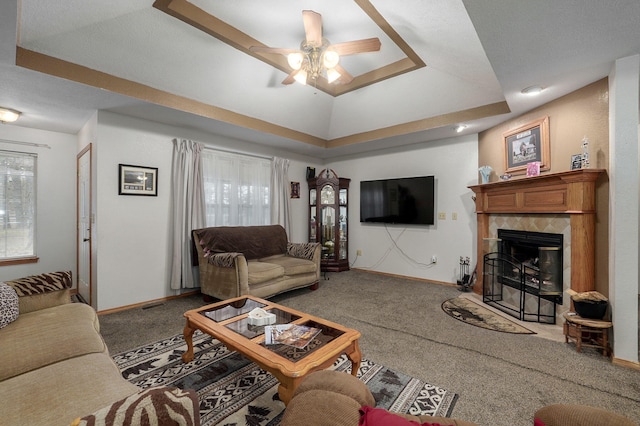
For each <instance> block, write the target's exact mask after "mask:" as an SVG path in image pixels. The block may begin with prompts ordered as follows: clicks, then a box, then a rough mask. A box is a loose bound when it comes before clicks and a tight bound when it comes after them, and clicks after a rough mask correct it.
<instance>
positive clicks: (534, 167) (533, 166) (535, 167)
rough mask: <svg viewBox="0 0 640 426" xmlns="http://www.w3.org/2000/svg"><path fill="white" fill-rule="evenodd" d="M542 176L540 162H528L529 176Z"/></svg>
mask: <svg viewBox="0 0 640 426" xmlns="http://www.w3.org/2000/svg"><path fill="white" fill-rule="evenodd" d="M531 176H540V162H539V161H532V162H531V163H529V164H527V177H531Z"/></svg>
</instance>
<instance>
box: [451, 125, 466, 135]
mask: <svg viewBox="0 0 640 426" xmlns="http://www.w3.org/2000/svg"><path fill="white" fill-rule="evenodd" d="M467 127H469V126H467V125H466V124H458V125H457V126H456V127H454V128H453V129H454V130H455V131H456V132H458V133H460V132H462V131H463V130H464V129H466V128H467Z"/></svg>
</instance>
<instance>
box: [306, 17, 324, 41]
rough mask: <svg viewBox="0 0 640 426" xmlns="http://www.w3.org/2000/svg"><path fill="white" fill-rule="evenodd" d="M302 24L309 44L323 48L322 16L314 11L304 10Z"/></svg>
mask: <svg viewBox="0 0 640 426" xmlns="http://www.w3.org/2000/svg"><path fill="white" fill-rule="evenodd" d="M302 22H303V23H304V33H305V35H306V38H307V43H309V44H311V45H313V46H322V15H320V14H319V13H318V12H314V11H313V10H303V11H302Z"/></svg>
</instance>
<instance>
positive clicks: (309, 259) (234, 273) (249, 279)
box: [192, 225, 322, 300]
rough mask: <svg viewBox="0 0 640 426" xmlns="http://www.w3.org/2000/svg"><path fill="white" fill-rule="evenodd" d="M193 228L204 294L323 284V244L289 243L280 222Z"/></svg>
mask: <svg viewBox="0 0 640 426" xmlns="http://www.w3.org/2000/svg"><path fill="white" fill-rule="evenodd" d="M192 233H193V245H194V248H195V252H196V253H194V259H197V264H198V270H199V272H200V291H201V292H202V294H203V295H207V296H211V297H215V298H216V299H220V300H225V299H229V298H233V297H239V296H243V295H252V296H256V297H260V298H269V297H271V296H275V295H276V294H279V293H283V292H285V291H289V290H294V289H297V288H302V287H307V286H308V287H311V288H312V289H316V288H317V286H318V283H319V280H320V255H321V251H322V248H321V246H320V244H318V243H290V242H289V240H288V237H287V233H286V231H285V229H284V228H283V227H282V226H280V225H265V226H220V227H209V228H202V229H195V230H193V231H192Z"/></svg>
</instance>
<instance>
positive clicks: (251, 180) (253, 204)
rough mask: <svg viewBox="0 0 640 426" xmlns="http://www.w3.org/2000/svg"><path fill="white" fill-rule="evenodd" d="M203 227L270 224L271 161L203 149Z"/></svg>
mask: <svg viewBox="0 0 640 426" xmlns="http://www.w3.org/2000/svg"><path fill="white" fill-rule="evenodd" d="M202 172H203V176H204V194H205V205H206V207H205V208H206V219H205V223H206V226H250V225H268V224H269V223H270V220H271V217H270V213H269V212H270V192H271V189H270V181H271V160H270V159H267V158H261V157H255V156H251V155H242V154H233V153H229V152H224V151H216V150H210V149H205V150H204V152H203V153H202Z"/></svg>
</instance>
